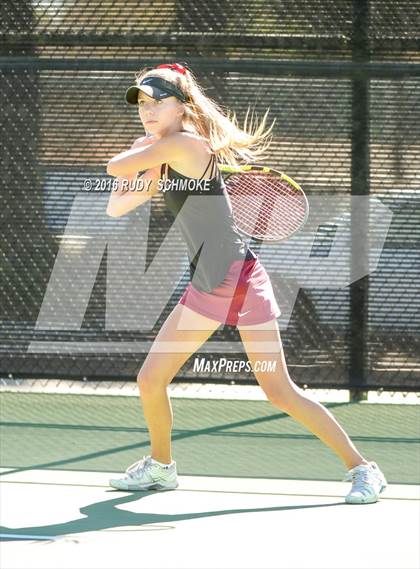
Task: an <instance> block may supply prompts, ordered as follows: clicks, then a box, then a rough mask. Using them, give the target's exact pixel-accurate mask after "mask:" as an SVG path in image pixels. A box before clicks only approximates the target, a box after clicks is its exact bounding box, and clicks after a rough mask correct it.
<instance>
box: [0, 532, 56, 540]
mask: <svg viewBox="0 0 420 569" xmlns="http://www.w3.org/2000/svg"><path fill="white" fill-rule="evenodd" d="M2 537H5V538H11V537H12V538H14V539H22V540H26V539H32V540H38V541H42V540H44V541H51V540H57V539H59V537H57V536H56V535H22V534H20V533H0V539H1V538H2Z"/></svg>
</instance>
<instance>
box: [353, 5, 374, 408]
mask: <svg viewBox="0 0 420 569" xmlns="http://www.w3.org/2000/svg"><path fill="white" fill-rule="evenodd" d="M369 59H370V53H369V0H353V25H352V60H353V62H354V63H366V62H368V61H369ZM351 140H352V147H351V195H352V198H353V196H367V195H369V192H370V189H369V185H370V182H369V177H370V176H369V75H367V74H365V73H360V74H359V73H357V72H356V73H355V74H354V76H353V78H352V134H351ZM358 201H359V200H357V199H356V200H354V199H352V206H351V208H352V209H351V214H352V218H351V219H352V221H351V232H352V240H351V266H352V274H355V273H356V271H360V270H362V271H363V274H366V276H365V277H362V278H361V279H359V280H358V281H356V282H353V283H352V284H351V286H350V370H349V386H350V401H360V400H362V399H366V398H367V391H366V389H365V385H366V380H367V374H368V300H369V276H368V274H367V273H368V266H369V258H368V255H369V239H368V238H369V211H368V210H367V209H366V204H363V205H362V206H361V204H358V203H357V202H358ZM363 201H365V200H363ZM353 202H356V203H353ZM361 230H362V231H363V233H364V234H363V235H360V231H361Z"/></svg>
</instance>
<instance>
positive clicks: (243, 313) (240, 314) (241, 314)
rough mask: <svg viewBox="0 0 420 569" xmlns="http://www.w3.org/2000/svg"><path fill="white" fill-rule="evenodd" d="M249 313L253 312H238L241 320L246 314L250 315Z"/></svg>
mask: <svg viewBox="0 0 420 569" xmlns="http://www.w3.org/2000/svg"><path fill="white" fill-rule="evenodd" d="M249 312H251V311H250V310H247V311H246V312H238V316H239V318H242V316H245V314H248V313H249Z"/></svg>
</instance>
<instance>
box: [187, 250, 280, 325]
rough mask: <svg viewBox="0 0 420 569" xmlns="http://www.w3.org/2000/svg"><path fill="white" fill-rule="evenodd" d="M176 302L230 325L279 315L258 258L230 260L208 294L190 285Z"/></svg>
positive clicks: (244, 323) (268, 278)
mask: <svg viewBox="0 0 420 569" xmlns="http://www.w3.org/2000/svg"><path fill="white" fill-rule="evenodd" d="M179 303H180V304H184V305H185V306H187V307H188V308H191V310H195V312H198V313H199V314H202V315H203V316H207V317H208V318H212V319H213V320H218V321H219V322H221V323H224V324H228V325H230V326H241V325H243V326H247V325H252V324H262V323H264V322H268V321H269V320H273V319H274V318H277V317H278V316H280V314H281V311H280V308H279V306H278V304H277V301H276V298H275V296H274V292H273V287H272V286H271V281H270V277H269V276H268V274H267V272H266V270H265V269H264V267H263V265H262V264H261V262H260V260H259V259H258V258H257V259H250V260H245V261H244V260H243V259H238V260H236V261H233V263H232V264H231V265H230V267H229V270H228V272H227V274H226V277H225V279H224V280H223V281H222V282H221V283H220V284H219V286H217V287H216V288H214V289H213V290H212V291H211V292H204V291H200V290H197V289H196V288H194V286H193V285H192V284H191V282H190V283H189V284H188V286H187V288H186V289H185V291H184V294H183V295H182V297H181V298H180V300H179Z"/></svg>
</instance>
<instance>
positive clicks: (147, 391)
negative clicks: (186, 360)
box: [137, 370, 169, 397]
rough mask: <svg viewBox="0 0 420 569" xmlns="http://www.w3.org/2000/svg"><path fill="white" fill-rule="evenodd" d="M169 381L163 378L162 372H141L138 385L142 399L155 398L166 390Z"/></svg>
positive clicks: (138, 376)
mask: <svg viewBox="0 0 420 569" xmlns="http://www.w3.org/2000/svg"><path fill="white" fill-rule="evenodd" d="M168 383H169V381H168V380H167V379H166V378H164V377H163V376H162V370H159V372H158V371H157V370H156V372H153V371H150V370H143V371H142V370H140V371H139V373H138V375H137V385H138V387H139V390H140V395H141V396H142V397H147V396H153V395H154V394H156V393H159V392H161V391H162V389H165V388H166V387H167V385H168Z"/></svg>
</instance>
